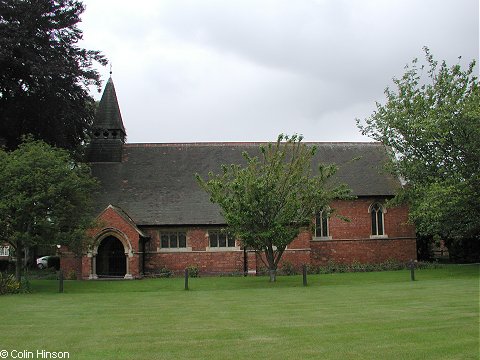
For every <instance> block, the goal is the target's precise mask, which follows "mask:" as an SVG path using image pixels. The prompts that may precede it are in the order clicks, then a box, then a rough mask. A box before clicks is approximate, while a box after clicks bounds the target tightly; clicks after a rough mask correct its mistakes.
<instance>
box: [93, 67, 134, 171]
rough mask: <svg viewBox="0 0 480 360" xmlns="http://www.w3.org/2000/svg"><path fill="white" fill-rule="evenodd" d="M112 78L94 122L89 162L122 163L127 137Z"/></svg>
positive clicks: (109, 80) (104, 92) (106, 87)
mask: <svg viewBox="0 0 480 360" xmlns="http://www.w3.org/2000/svg"><path fill="white" fill-rule="evenodd" d="M126 135H127V134H126V132H125V127H124V126H123V121H122V114H121V113H120V107H119V106H118V100H117V94H116V92H115V86H114V85H113V80H112V77H111V76H110V78H109V79H108V82H107V85H105V90H104V91H103V95H102V99H101V100H100V104H99V106H98V108H97V111H96V113H95V119H94V120H93V134H92V141H91V143H90V146H89V149H88V151H87V161H89V162H121V161H122V151H123V144H125V137H126Z"/></svg>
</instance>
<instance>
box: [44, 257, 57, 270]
mask: <svg viewBox="0 0 480 360" xmlns="http://www.w3.org/2000/svg"><path fill="white" fill-rule="evenodd" d="M47 268H49V269H50V268H54V269H55V270H57V271H58V270H60V257H58V256H49V257H48V259H47Z"/></svg>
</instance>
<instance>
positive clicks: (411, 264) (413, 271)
mask: <svg viewBox="0 0 480 360" xmlns="http://www.w3.org/2000/svg"><path fill="white" fill-rule="evenodd" d="M409 267H410V280H411V281H415V263H414V262H413V260H410V264H409Z"/></svg>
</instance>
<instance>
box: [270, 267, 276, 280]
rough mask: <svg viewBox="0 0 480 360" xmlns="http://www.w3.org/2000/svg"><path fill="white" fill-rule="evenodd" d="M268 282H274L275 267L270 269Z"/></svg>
mask: <svg viewBox="0 0 480 360" xmlns="http://www.w3.org/2000/svg"><path fill="white" fill-rule="evenodd" d="M269 273H270V282H275V281H277V269H270V270H269Z"/></svg>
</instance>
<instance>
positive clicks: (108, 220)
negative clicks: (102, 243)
mask: <svg viewBox="0 0 480 360" xmlns="http://www.w3.org/2000/svg"><path fill="white" fill-rule="evenodd" d="M98 223H99V225H100V226H99V227H98V228H95V229H92V230H91V232H90V234H91V236H93V237H96V236H98V235H99V234H100V233H101V232H102V231H103V230H104V229H105V228H114V229H117V230H119V231H120V232H121V233H123V234H125V236H126V237H127V238H128V240H129V241H130V244H131V245H132V250H133V252H138V251H139V250H140V249H139V240H140V235H139V233H138V232H137V230H136V229H135V228H134V227H133V226H132V224H130V223H129V222H128V221H126V220H125V219H124V218H123V217H122V216H120V215H119V214H118V213H117V212H116V211H115V210H114V209H113V208H112V207H108V208H107V209H106V210H105V211H104V212H102V213H101V214H100V216H99V217H98Z"/></svg>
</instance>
